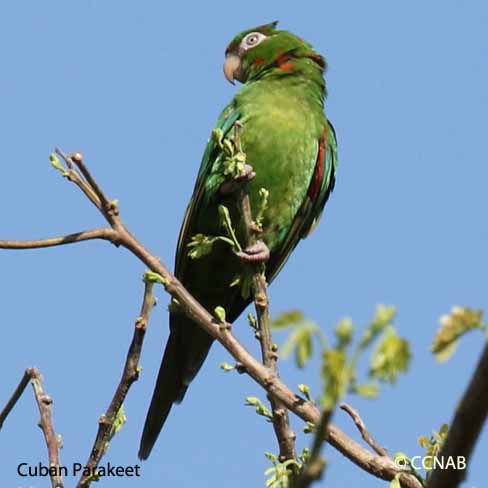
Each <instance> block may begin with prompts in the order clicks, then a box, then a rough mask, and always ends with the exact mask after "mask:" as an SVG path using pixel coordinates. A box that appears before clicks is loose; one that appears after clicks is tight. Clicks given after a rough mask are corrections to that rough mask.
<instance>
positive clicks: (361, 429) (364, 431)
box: [339, 403, 388, 456]
mask: <svg viewBox="0 0 488 488" xmlns="http://www.w3.org/2000/svg"><path fill="white" fill-rule="evenodd" d="M339 406H340V408H341V409H342V410H344V411H345V412H347V413H348V414H349V416H350V417H351V418H352V420H353V422H354V423H355V424H356V427H357V428H358V430H359V432H360V434H361V437H362V438H363V439H364V441H365V442H366V443H367V444H368V445H369V446H371V448H372V449H373V450H374V451H375V452H376V453H377V454H379V455H380V456H388V452H387V451H386V449H385V448H384V447H381V446H380V445H379V444H378V443H377V442H376V441H375V440H374V439H373V437H372V436H371V434H370V433H369V432H368V429H367V428H366V425H365V423H364V422H363V419H362V418H361V417H360V415H359V413H358V412H357V410H355V409H354V408H353V407H351V405H349V404H347V403H341V404H340V405H339Z"/></svg>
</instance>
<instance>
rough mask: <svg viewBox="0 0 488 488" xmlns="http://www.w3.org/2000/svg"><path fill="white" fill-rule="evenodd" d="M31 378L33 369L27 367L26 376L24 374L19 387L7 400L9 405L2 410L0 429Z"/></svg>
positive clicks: (0, 413)
mask: <svg viewBox="0 0 488 488" xmlns="http://www.w3.org/2000/svg"><path fill="white" fill-rule="evenodd" d="M30 379H31V370H30V369H27V370H26V371H25V373H24V376H22V379H21V380H20V382H19V384H18V386H17V388H16V389H15V391H14V392H13V394H12V396H11V397H10V399H9V401H8V402H7V405H5V408H4V409H3V410H2V411H1V412H0V430H1V429H2V427H3V424H4V422H5V420H6V419H7V417H8V415H9V413H10V412H11V411H12V409H13V408H14V407H15V404H16V403H17V402H18V401H19V398H20V397H21V396H22V393H24V390H25V388H26V386H27V385H28V384H29V381H30Z"/></svg>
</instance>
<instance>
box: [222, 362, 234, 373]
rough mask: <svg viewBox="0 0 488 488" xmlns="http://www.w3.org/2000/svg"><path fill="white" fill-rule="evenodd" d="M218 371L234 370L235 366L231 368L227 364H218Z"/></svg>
mask: <svg viewBox="0 0 488 488" xmlns="http://www.w3.org/2000/svg"><path fill="white" fill-rule="evenodd" d="M220 369H223V370H224V371H232V370H233V369H235V366H232V364H229V363H220Z"/></svg>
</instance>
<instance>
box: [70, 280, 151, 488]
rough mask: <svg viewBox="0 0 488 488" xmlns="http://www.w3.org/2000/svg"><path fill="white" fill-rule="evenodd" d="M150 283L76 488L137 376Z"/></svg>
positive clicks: (83, 487) (93, 464) (103, 446)
mask: <svg viewBox="0 0 488 488" xmlns="http://www.w3.org/2000/svg"><path fill="white" fill-rule="evenodd" d="M152 289H153V283H152V282H149V281H148V280H145V288H144V298H143V301H142V306H141V313H140V315H139V317H137V319H136V322H135V327H134V335H133V337H132V342H131V344H130V346H129V351H128V352H127V359H126V361H125V365H124V369H123V372H122V378H121V379H120V382H119V385H118V386H117V389H116V391H115V394H114V396H113V398H112V401H111V402H110V406H109V407H108V410H107V413H105V414H104V415H102V416H101V417H100V419H99V421H98V432H97V435H96V438H95V442H94V444H93V448H92V450H91V453H90V456H89V457H88V461H87V462H86V464H85V470H86V471H85V470H83V472H87V473H89V474H87V475H84V476H82V477H81V478H80V481H79V482H78V484H77V488H88V486H90V483H91V482H92V481H93V475H94V474H96V469H97V466H98V463H99V462H100V460H101V459H102V457H103V455H104V454H105V452H106V450H107V447H108V443H109V442H110V439H111V438H112V436H113V435H114V433H115V429H114V424H115V421H116V419H117V416H118V414H119V412H120V411H121V410H120V409H121V408H122V405H123V403H124V400H125V397H126V396H127V393H128V392H129V389H130V387H131V385H132V383H134V381H136V380H137V379H138V378H139V358H140V356H141V350H142V344H143V342H144V336H145V334H146V328H147V324H148V323H149V315H150V313H151V310H152V308H153V307H154V305H155V304H156V300H155V298H154V296H153V294H152Z"/></svg>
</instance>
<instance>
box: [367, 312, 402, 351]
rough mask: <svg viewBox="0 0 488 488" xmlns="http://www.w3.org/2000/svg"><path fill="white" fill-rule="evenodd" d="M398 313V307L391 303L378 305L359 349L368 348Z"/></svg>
mask: <svg viewBox="0 0 488 488" xmlns="http://www.w3.org/2000/svg"><path fill="white" fill-rule="evenodd" d="M395 315H396V308H395V307H393V306H389V305H378V306H377V307H376V311H375V315H374V317H373V320H372V321H371V322H370V324H369V325H368V327H367V328H366V330H365V331H364V333H363V337H362V338H361V340H360V342H359V346H358V350H360V351H362V350H364V349H366V348H367V347H368V346H370V345H371V343H372V342H373V341H374V340H375V339H376V338H377V337H378V336H379V335H380V334H381V333H382V332H383V331H384V330H385V329H386V328H387V327H388V326H390V325H392V323H393V320H394V318H395Z"/></svg>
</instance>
